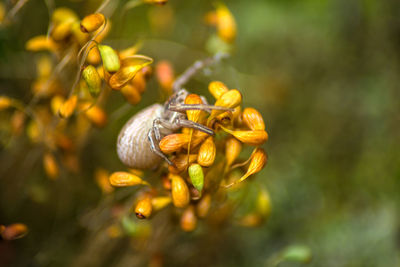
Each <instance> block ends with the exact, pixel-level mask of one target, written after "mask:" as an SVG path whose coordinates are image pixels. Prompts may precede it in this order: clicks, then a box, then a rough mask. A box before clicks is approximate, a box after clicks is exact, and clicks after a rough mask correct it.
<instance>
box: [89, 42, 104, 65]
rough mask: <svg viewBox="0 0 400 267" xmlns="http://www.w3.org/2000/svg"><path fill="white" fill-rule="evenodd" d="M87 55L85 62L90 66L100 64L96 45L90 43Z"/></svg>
mask: <svg viewBox="0 0 400 267" xmlns="http://www.w3.org/2000/svg"><path fill="white" fill-rule="evenodd" d="M88 49H89V53H88V55H87V57H86V61H87V62H88V63H89V64H92V65H98V64H100V62H101V56H100V52H99V49H98V48H97V45H96V44H94V43H92V44H90V45H89V48H88Z"/></svg>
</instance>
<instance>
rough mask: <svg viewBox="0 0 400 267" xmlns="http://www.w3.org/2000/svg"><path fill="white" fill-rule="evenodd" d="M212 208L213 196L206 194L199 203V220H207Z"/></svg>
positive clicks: (197, 209)
mask: <svg viewBox="0 0 400 267" xmlns="http://www.w3.org/2000/svg"><path fill="white" fill-rule="evenodd" d="M210 207H211V195H210V194H206V195H204V196H203V197H202V198H201V199H200V201H199V202H198V203H197V206H196V212H197V216H199V218H205V217H206V216H207V214H208V211H209V210H210Z"/></svg>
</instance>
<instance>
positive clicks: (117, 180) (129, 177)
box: [109, 172, 149, 187]
mask: <svg viewBox="0 0 400 267" xmlns="http://www.w3.org/2000/svg"><path fill="white" fill-rule="evenodd" d="M109 180H110V184H111V185H113V186H117V187H125V186H134V185H149V184H148V183H147V182H146V181H143V180H142V179H141V178H140V177H138V176H136V175H134V174H131V173H128V172H114V173H113V174H111V176H110V178H109Z"/></svg>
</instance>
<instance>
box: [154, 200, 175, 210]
mask: <svg viewBox="0 0 400 267" xmlns="http://www.w3.org/2000/svg"><path fill="white" fill-rule="evenodd" d="M171 201H172V200H171V198H170V197H154V198H152V199H151V204H152V206H153V209H154V210H155V211H157V210H161V209H163V208H165V207H166V206H167V205H168V204H169V203H171Z"/></svg>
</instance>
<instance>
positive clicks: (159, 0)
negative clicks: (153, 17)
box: [142, 0, 168, 6]
mask: <svg viewBox="0 0 400 267" xmlns="http://www.w3.org/2000/svg"><path fill="white" fill-rule="evenodd" d="M142 1H143V2H144V3H147V4H153V5H158V6H162V5H165V4H166V3H167V2H168V0H142Z"/></svg>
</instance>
